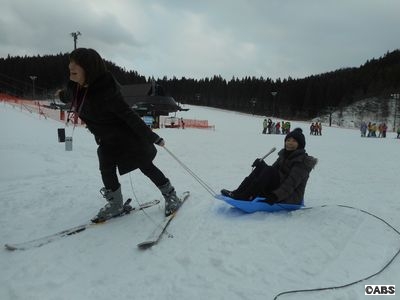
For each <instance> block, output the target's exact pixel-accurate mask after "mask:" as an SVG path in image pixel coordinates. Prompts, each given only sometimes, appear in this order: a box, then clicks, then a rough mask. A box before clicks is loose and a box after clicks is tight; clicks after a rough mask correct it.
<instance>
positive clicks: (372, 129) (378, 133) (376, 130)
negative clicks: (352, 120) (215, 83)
mask: <svg viewBox="0 0 400 300" xmlns="http://www.w3.org/2000/svg"><path fill="white" fill-rule="evenodd" d="M387 129H388V127H387V125H386V123H380V124H379V125H377V124H376V123H372V122H368V124H367V123H366V122H365V121H362V122H361V125H360V131H361V137H380V138H385V137H386V132H387ZM398 132H399V131H398ZM397 136H399V134H398V135H397Z"/></svg>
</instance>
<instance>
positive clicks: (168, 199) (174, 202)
mask: <svg viewBox="0 0 400 300" xmlns="http://www.w3.org/2000/svg"><path fill="white" fill-rule="evenodd" d="M158 188H159V189H160V191H161V193H162V195H163V197H164V199H165V216H166V217H168V216H169V215H171V214H173V213H174V212H175V211H176V210H177V209H178V208H179V206H180V205H181V199H179V197H178V196H177V195H176V192H175V188H174V187H173V186H172V185H171V182H170V181H169V180H168V182H167V183H166V184H164V185H161V186H159V187H158Z"/></svg>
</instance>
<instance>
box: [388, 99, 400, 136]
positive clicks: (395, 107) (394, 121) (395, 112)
mask: <svg viewBox="0 0 400 300" xmlns="http://www.w3.org/2000/svg"><path fill="white" fill-rule="evenodd" d="M390 96H392V97H393V99H395V100H396V102H395V105H394V120H393V131H394V132H396V119H397V106H398V104H399V97H400V94H399V93H396V94H391V95H390Z"/></svg>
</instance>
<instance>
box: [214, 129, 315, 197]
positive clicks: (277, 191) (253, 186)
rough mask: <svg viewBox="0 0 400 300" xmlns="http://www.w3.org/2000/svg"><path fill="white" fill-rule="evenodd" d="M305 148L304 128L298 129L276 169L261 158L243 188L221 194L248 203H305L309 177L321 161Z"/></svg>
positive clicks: (292, 135)
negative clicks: (259, 198)
mask: <svg viewBox="0 0 400 300" xmlns="http://www.w3.org/2000/svg"><path fill="white" fill-rule="evenodd" d="M305 145H306V140H305V137H304V135H303V131H302V129H301V128H296V129H294V130H293V131H291V132H290V133H288V134H287V135H286V137H285V142H284V148H283V149H282V150H280V151H279V153H278V159H277V160H276V161H275V162H274V163H273V164H272V166H269V165H267V164H266V163H265V162H264V161H263V160H262V159H259V158H257V159H256V160H255V161H254V163H253V165H252V167H255V168H254V169H253V171H252V172H251V173H250V175H249V176H247V177H246V178H245V179H244V180H243V182H242V183H241V184H240V185H239V187H238V188H237V189H236V190H233V191H229V190H226V189H222V190H221V194H222V195H224V196H227V197H230V198H233V199H237V200H248V201H251V200H253V199H254V198H256V197H265V198H266V199H265V202H267V203H269V204H271V205H272V204H274V203H287V204H302V202H303V197H304V191H305V188H306V184H307V181H308V177H309V175H310V172H311V170H312V169H313V168H314V167H315V165H316V164H317V159H316V158H314V157H312V156H310V155H308V154H307V152H306V150H305V149H304V147H305Z"/></svg>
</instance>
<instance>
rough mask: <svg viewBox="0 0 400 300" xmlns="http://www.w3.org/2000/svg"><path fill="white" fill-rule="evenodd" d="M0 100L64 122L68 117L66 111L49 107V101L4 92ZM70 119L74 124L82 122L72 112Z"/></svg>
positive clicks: (0, 94) (0, 95)
mask: <svg viewBox="0 0 400 300" xmlns="http://www.w3.org/2000/svg"><path fill="white" fill-rule="evenodd" d="M0 101H2V102H4V103H7V104H9V105H11V106H14V107H18V108H20V109H21V110H26V111H29V112H30V113H37V114H38V115H39V116H43V117H44V118H46V119H47V118H50V119H53V120H56V121H60V122H65V121H66V118H67V117H68V111H64V110H59V109H54V108H51V107H50V103H51V101H37V100H24V99H21V98H18V97H15V96H11V95H8V94H4V93H0ZM70 121H71V123H73V124H75V125H83V124H84V123H83V121H82V120H80V119H79V118H78V117H77V116H76V115H73V114H72V115H71V116H70Z"/></svg>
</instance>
